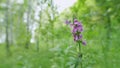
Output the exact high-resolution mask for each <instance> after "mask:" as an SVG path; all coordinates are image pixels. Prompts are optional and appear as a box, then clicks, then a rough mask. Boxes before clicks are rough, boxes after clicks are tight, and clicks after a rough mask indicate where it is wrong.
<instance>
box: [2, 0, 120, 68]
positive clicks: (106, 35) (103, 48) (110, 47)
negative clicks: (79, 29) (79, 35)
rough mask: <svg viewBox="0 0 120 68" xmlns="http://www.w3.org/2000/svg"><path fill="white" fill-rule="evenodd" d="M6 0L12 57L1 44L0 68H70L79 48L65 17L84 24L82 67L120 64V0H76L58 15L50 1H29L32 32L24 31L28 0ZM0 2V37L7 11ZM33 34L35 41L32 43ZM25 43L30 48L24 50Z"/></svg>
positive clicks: (105, 67) (97, 67)
mask: <svg viewBox="0 0 120 68" xmlns="http://www.w3.org/2000/svg"><path fill="white" fill-rule="evenodd" d="M9 1H10V7H9V13H8V14H9V15H8V21H9V37H10V38H9V41H12V44H11V45H10V51H11V56H8V55H6V49H5V47H6V46H5V44H6V43H5V42H3V43H0V68H73V67H74V65H75V62H76V61H78V60H76V58H77V53H78V49H76V47H77V45H76V43H74V41H73V38H72V34H71V31H70V28H69V27H68V26H67V25H65V24H64V22H65V19H68V20H71V21H73V19H72V18H77V19H78V20H79V21H81V22H82V24H83V27H84V32H83V35H84V38H85V39H86V41H87V46H82V53H83V58H82V59H83V61H82V64H83V68H119V67H120V61H119V59H120V55H119V54H120V52H119V51H120V48H119V45H120V42H119V40H120V36H119V35H120V30H119V29H120V23H119V21H120V11H119V9H120V0H78V1H77V2H76V3H75V4H74V5H73V6H72V7H71V8H69V9H66V10H65V11H64V12H62V13H61V14H59V16H57V15H58V14H57V11H56V6H54V5H53V2H52V0H38V1H37V0H36V1H34V0H31V2H32V3H31V5H30V6H31V9H30V10H31V13H29V15H31V17H30V22H31V23H30V25H34V24H37V26H36V29H35V31H34V35H33V34H32V29H31V30H30V31H29V32H28V31H27V27H28V26H27V24H26V22H25V21H24V20H25V19H24V14H25V13H26V12H27V10H28V1H29V0H24V3H23V4H18V3H16V1H12V0H9ZM1 4H6V1H5V0H0V38H1V36H2V35H4V34H5V29H6V28H5V23H6V20H5V12H6V10H7V9H6V7H4V6H1ZM44 4H46V7H45V6H44ZM34 5H37V6H39V7H40V8H41V9H42V10H41V11H39V17H40V19H39V20H36V19H35V18H34V14H35V11H36V7H35V6H34ZM43 7H44V8H43ZM52 16H53V17H52ZM2 19H3V21H1V20H2ZM28 33H29V34H28ZM33 36H34V39H35V40H34V41H35V42H34V43H31V42H30V40H31V38H32V37H33ZM26 42H30V46H29V49H25V45H26ZM38 47H39V50H37V48H38ZM78 65H79V64H78ZM78 68H80V65H79V66H78Z"/></svg>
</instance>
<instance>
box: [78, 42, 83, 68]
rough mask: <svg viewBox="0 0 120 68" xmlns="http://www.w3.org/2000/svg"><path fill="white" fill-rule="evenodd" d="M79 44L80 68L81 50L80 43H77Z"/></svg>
mask: <svg viewBox="0 0 120 68" xmlns="http://www.w3.org/2000/svg"><path fill="white" fill-rule="evenodd" d="M78 44H79V59H80V60H81V62H80V66H81V68H82V52H81V46H80V43H78Z"/></svg>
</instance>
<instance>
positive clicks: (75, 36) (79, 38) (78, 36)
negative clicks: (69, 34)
mask: <svg viewBox="0 0 120 68" xmlns="http://www.w3.org/2000/svg"><path fill="white" fill-rule="evenodd" d="M73 36H74V41H75V42H77V41H81V40H82V34H79V35H77V34H73Z"/></svg>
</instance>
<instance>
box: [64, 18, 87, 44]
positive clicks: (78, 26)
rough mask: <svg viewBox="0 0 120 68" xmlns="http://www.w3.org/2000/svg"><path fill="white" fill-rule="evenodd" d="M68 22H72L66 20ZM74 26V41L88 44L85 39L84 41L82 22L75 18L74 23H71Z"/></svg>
mask: <svg viewBox="0 0 120 68" xmlns="http://www.w3.org/2000/svg"><path fill="white" fill-rule="evenodd" d="M66 24H70V21H68V20H66ZM70 26H71V28H72V31H71V32H72V34H73V37H74V41H75V42H78V43H80V42H81V43H82V44H83V45H86V42H85V41H82V34H81V32H82V31H83V26H82V23H81V22H79V21H78V20H77V19H74V22H73V24H70Z"/></svg>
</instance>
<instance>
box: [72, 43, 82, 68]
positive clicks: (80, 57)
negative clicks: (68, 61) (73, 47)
mask: <svg viewBox="0 0 120 68" xmlns="http://www.w3.org/2000/svg"><path fill="white" fill-rule="evenodd" d="M78 46H79V52H78V58H77V60H76V63H75V67H74V68H77V66H78V64H79V62H80V60H81V62H80V66H81V68H82V53H81V46H80V43H78Z"/></svg>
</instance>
